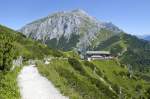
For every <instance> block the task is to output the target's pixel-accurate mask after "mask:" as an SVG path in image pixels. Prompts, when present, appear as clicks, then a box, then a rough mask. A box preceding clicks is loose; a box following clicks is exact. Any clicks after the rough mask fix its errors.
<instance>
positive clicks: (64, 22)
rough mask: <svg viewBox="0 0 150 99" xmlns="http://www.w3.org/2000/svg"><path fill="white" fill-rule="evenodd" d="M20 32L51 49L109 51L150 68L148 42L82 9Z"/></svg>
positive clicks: (141, 67) (128, 62) (125, 61)
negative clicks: (99, 19)
mask: <svg viewBox="0 0 150 99" xmlns="http://www.w3.org/2000/svg"><path fill="white" fill-rule="evenodd" d="M19 31H21V32H23V34H25V35H26V36H27V37H29V38H32V39H35V40H38V41H41V42H43V43H44V44H46V45H48V47H49V48H53V49H59V50H62V51H71V50H76V51H78V52H80V53H81V54H82V55H84V54H85V53H86V51H87V50H109V51H111V53H112V54H113V55H114V56H117V57H118V58H119V60H120V62H121V63H123V64H126V65H128V67H130V68H132V69H133V70H138V71H141V72H144V71H145V70H147V68H148V70H149V67H150V51H149V50H150V44H149V42H148V41H144V40H142V39H138V38H136V37H135V36H132V35H128V34H127V33H125V32H123V31H122V30H120V29H119V28H118V27H117V26H115V25H113V24H112V23H108V22H102V21H98V20H97V19H96V18H94V17H92V16H90V15H89V14H87V13H86V12H85V11H83V10H80V9H79V10H73V11H68V12H58V13H54V14H51V15H49V16H47V17H44V18H41V19H39V20H36V21H34V22H31V23H29V24H27V25H25V26H24V27H23V28H21V29H20V30H19Z"/></svg>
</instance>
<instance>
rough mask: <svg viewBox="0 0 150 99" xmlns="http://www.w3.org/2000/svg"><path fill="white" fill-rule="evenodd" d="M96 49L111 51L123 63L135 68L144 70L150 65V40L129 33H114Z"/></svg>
mask: <svg viewBox="0 0 150 99" xmlns="http://www.w3.org/2000/svg"><path fill="white" fill-rule="evenodd" d="M107 32H108V31H107ZM110 32H111V31H110ZM95 50H109V51H111V53H112V54H113V55H114V56H117V57H118V59H119V60H120V62H121V63H122V64H126V65H128V66H130V67H132V69H133V70H138V71H140V72H144V71H145V69H147V68H148V67H150V42H148V41H145V40H142V39H138V38H137V37H135V36H132V35H129V34H125V33H120V34H118V35H114V36H112V37H111V38H109V39H108V40H105V41H103V42H101V43H100V44H99V45H98V46H97V47H96V48H95Z"/></svg>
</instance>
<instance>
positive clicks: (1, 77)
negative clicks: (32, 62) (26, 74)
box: [0, 68, 20, 99]
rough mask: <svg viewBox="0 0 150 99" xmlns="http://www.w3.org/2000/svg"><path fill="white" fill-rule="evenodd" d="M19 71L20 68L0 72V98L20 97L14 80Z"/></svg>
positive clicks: (17, 98) (18, 98) (14, 98)
mask: <svg viewBox="0 0 150 99" xmlns="http://www.w3.org/2000/svg"><path fill="white" fill-rule="evenodd" d="M19 71H20V68H16V69H15V70H13V71H10V72H7V73H2V72H0V99H20V92H19V89H18V85H17V81H16V79H17V76H18V73H19Z"/></svg>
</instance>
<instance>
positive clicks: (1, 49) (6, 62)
mask: <svg viewBox="0 0 150 99" xmlns="http://www.w3.org/2000/svg"><path fill="white" fill-rule="evenodd" d="M48 55H53V56H56V57H59V56H62V55H63V54H61V52H60V51H57V50H52V49H49V48H48V47H47V46H46V45H43V44H41V43H39V42H37V41H33V40H31V39H28V38H26V37H25V36H24V35H22V34H21V33H18V32H16V31H14V30H11V29H9V28H7V27H4V26H1V25H0V69H1V70H4V69H6V70H9V69H10V68H11V67H9V66H12V60H13V59H16V58H17V57H18V56H23V58H24V61H26V60H28V59H43V58H44V57H45V56H48Z"/></svg>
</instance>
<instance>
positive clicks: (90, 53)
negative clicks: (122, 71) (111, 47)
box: [85, 51, 113, 61]
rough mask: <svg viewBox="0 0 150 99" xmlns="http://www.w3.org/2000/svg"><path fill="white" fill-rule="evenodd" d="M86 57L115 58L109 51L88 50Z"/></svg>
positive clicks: (94, 58)
mask: <svg viewBox="0 0 150 99" xmlns="http://www.w3.org/2000/svg"><path fill="white" fill-rule="evenodd" d="M85 57H86V59H87V60H88V61H91V60H103V59H112V58H113V57H112V55H111V53H110V52H109V51H87V52H86V56H85Z"/></svg>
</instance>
